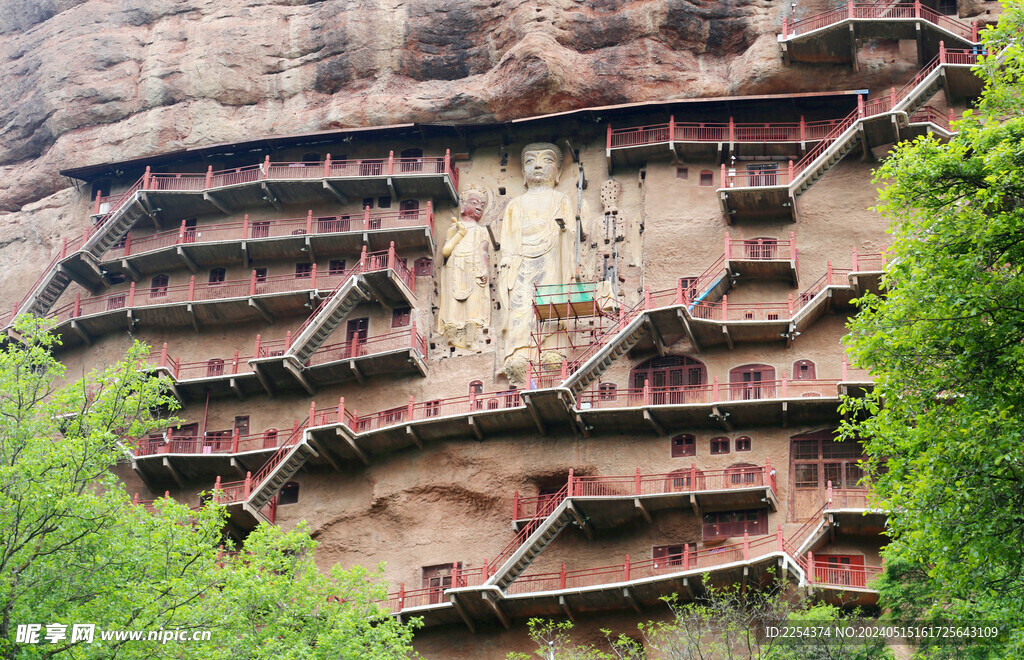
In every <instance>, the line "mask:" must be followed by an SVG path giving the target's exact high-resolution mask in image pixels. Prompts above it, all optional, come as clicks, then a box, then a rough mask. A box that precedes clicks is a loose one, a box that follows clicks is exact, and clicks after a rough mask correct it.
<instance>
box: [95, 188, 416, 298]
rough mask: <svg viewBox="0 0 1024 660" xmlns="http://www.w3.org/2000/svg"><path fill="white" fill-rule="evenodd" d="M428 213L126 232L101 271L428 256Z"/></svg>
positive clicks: (136, 273) (132, 273) (138, 272)
mask: <svg viewBox="0 0 1024 660" xmlns="http://www.w3.org/2000/svg"><path fill="white" fill-rule="evenodd" d="M433 226H434V213H433V210H432V208H431V206H430V204H429V203H428V206H427V208H426V209H419V210H412V211H386V212H379V211H378V212H373V213H371V212H370V210H369V208H367V209H365V211H364V212H363V213H362V214H359V215H355V216H346V215H343V216H321V217H313V214H312V212H309V213H308V214H307V215H306V216H305V217H301V218H287V219H277V220H261V221H255V222H250V221H249V216H248V215H246V216H245V219H244V220H242V222H227V223H215V224H209V225H200V226H196V227H192V226H188V225H186V224H185V222H184V221H183V222H182V223H181V226H180V227H178V228H177V229H173V230H171V231H163V232H157V233H151V234H140V233H138V232H137V231H136V230H132V231H129V232H128V234H127V235H126V236H125V237H124V239H123V241H121V242H120V243H118V244H116V245H115V246H114V247H112V248H111V249H110V250H108V251H107V253H106V254H105V255H103V260H102V262H101V267H102V268H103V269H104V270H107V271H110V272H123V273H125V274H126V275H127V276H128V277H130V278H131V279H132V280H135V281H137V280H139V279H140V278H141V277H142V275H143V274H146V273H157V272H162V271H168V270H173V269H176V268H181V267H186V268H189V269H190V270H192V271H193V272H197V271H198V270H200V269H202V268H207V267H211V266H223V265H225V264H230V263H239V262H241V263H244V264H245V265H249V264H250V263H251V262H252V261H261V260H272V259H292V258H294V259H299V260H303V261H305V260H310V259H316V258H317V256H325V255H344V254H358V253H359V252H360V250H361V249H362V248H363V246H364V245H365V246H367V247H368V249H369V250H370V251H371V252H374V251H380V250H387V249H388V246H389V245H390V244H392V243H393V244H394V245H395V247H396V249H397V250H399V251H406V252H408V251H416V252H420V251H428V252H433V250H434V241H433Z"/></svg>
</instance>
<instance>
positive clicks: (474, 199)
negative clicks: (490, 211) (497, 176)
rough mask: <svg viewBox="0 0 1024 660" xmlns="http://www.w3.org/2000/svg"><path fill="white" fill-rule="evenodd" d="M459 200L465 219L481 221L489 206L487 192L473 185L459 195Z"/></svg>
mask: <svg viewBox="0 0 1024 660" xmlns="http://www.w3.org/2000/svg"><path fill="white" fill-rule="evenodd" d="M459 201H460V204H461V207H462V217H463V219H465V220H474V221H479V220H480V218H482V217H483V215H484V209H485V208H486V207H487V193H485V192H484V191H483V190H480V189H479V188H477V187H476V186H473V187H472V188H470V189H469V190H467V191H466V192H464V193H462V195H460V196H459Z"/></svg>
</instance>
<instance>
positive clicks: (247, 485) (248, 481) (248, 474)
mask: <svg viewBox="0 0 1024 660" xmlns="http://www.w3.org/2000/svg"><path fill="white" fill-rule="evenodd" d="M243 492H244V493H245V497H244V498H243V499H249V493H251V492H252V472H246V473H245V490H244V491H243Z"/></svg>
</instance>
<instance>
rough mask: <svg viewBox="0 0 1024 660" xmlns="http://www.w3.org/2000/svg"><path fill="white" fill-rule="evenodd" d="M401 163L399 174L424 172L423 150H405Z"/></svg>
mask: <svg viewBox="0 0 1024 660" xmlns="http://www.w3.org/2000/svg"><path fill="white" fill-rule="evenodd" d="M401 159H402V160H401V161H400V162H399V165H398V171H399V172H422V171H423V150H422V149H403V150H402V153H401Z"/></svg>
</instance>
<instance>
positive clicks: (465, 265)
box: [437, 187, 491, 350]
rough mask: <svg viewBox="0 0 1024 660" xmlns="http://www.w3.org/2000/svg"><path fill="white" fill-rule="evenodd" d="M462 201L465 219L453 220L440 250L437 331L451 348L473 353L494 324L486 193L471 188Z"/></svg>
mask: <svg viewBox="0 0 1024 660" xmlns="http://www.w3.org/2000/svg"><path fill="white" fill-rule="evenodd" d="M460 202H461V207H462V212H461V216H462V217H461V218H458V219H457V218H452V225H451V227H449V228H448V235H447V237H446V240H445V243H444V246H443V247H442V248H441V256H442V257H444V259H445V262H444V263H445V266H444V271H443V273H442V275H443V279H442V282H441V309H440V311H439V313H438V321H437V325H438V328H437V329H438V332H440V333H442V334H444V336H445V338H446V339H447V340H448V343H450V344H451V345H452V346H457V347H458V348H465V349H469V350H473V349H475V348H476V342H477V338H478V337H479V334H480V329H481V328H486V327H487V326H488V325H489V324H490V322H491V292H490V289H489V288H488V287H489V285H490V267H489V265H488V264H489V262H488V246H489V240H488V236H487V229H486V228H484V227H483V226H481V225H480V218H481V217H482V216H483V212H484V208H485V207H486V206H487V193H485V192H484V191H482V190H480V189H479V188H475V187H474V188H470V189H469V190H467V191H466V192H464V193H463V194H462V196H461V199H460Z"/></svg>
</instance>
